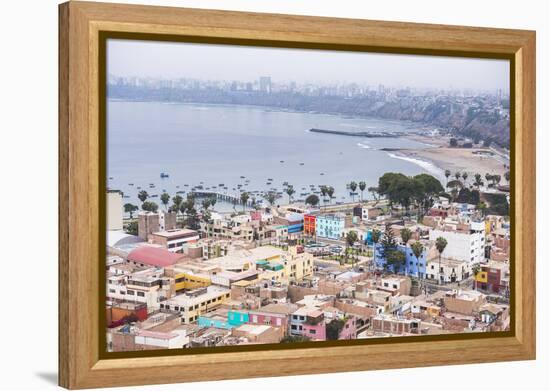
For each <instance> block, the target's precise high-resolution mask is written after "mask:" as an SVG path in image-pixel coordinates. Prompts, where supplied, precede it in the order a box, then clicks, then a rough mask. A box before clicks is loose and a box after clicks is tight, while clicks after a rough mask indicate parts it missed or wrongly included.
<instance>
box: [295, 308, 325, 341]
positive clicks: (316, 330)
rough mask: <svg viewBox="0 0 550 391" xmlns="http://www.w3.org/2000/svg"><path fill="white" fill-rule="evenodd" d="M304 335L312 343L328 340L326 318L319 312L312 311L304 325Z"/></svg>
mask: <svg viewBox="0 0 550 391" xmlns="http://www.w3.org/2000/svg"><path fill="white" fill-rule="evenodd" d="M301 333H302V335H304V336H306V337H308V338H310V339H311V340H312V341H325V340H326V339H327V328H326V325H325V316H324V315H323V312H321V311H319V310H315V311H310V312H309V313H308V314H307V316H306V320H305V322H304V323H302V331H301Z"/></svg>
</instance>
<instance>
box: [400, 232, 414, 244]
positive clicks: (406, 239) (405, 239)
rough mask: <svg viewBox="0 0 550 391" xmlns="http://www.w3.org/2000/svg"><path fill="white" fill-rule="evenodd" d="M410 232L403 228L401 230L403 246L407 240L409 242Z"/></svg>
mask: <svg viewBox="0 0 550 391" xmlns="http://www.w3.org/2000/svg"><path fill="white" fill-rule="evenodd" d="M411 237H412V232H411V230H410V229H408V228H403V229H402V230H401V240H403V244H404V245H405V246H406V245H407V243H408V242H409V240H411Z"/></svg>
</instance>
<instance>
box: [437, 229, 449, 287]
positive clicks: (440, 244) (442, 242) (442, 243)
mask: <svg viewBox="0 0 550 391" xmlns="http://www.w3.org/2000/svg"><path fill="white" fill-rule="evenodd" d="M445 247H447V239H445V238H444V237H442V236H440V237H438V238H437V239H436V240H435V248H437V251H438V252H439V269H437V283H438V284H440V283H441V254H442V253H443V251H445Z"/></svg>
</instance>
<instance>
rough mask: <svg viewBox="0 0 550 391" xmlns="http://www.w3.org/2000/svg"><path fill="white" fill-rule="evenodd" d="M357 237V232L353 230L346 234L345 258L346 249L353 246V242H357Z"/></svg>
mask: <svg viewBox="0 0 550 391" xmlns="http://www.w3.org/2000/svg"><path fill="white" fill-rule="evenodd" d="M358 239H359V237H358V236H357V232H355V231H349V232H348V233H347V234H346V244H347V247H348V248H347V249H346V258H347V255H348V250H349V249H350V248H353V245H354V244H355V242H357V240H358ZM352 259H353V258H352Z"/></svg>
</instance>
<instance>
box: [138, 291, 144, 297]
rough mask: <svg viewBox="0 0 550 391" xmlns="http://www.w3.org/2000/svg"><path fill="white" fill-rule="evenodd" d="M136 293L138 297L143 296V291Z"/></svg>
mask: <svg viewBox="0 0 550 391" xmlns="http://www.w3.org/2000/svg"><path fill="white" fill-rule="evenodd" d="M137 295H138V296H139V297H145V292H138V293H137Z"/></svg>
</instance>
